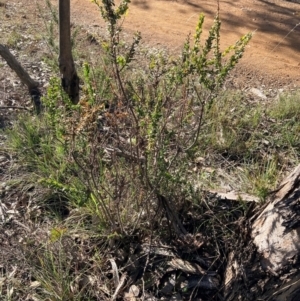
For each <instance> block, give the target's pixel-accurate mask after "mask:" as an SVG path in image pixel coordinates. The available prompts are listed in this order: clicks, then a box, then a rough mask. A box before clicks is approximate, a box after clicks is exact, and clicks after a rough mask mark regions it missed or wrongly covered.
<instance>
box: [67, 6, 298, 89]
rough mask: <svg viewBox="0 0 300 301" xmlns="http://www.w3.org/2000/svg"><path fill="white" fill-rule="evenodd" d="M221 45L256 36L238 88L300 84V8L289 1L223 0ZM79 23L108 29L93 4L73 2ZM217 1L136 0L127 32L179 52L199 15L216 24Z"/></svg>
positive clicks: (237, 76)
mask: <svg viewBox="0 0 300 301" xmlns="http://www.w3.org/2000/svg"><path fill="white" fill-rule="evenodd" d="M219 2H220V16H221V20H222V30H221V43H222V46H223V47H225V46H229V45H231V44H232V43H234V42H235V41H236V40H237V39H238V38H239V37H241V36H242V35H244V34H246V33H247V32H253V33H254V35H253V38H252V41H251V42H250V45H249V46H248V47H247V50H246V53H245V55H244V57H243V59H242V60H241V63H240V64H239V66H238V67H237V68H236V70H235V71H234V77H235V84H236V85H237V86H238V87H242V86H245V85H247V82H251V83H250V85H251V86H261V85H263V84H265V85H266V86H268V87H273V86H274V88H275V87H276V88H280V87H283V86H289V87H294V86H299V84H300V77H299V68H300V63H299V62H300V57H299V50H300V39H299V35H300V26H299V25H300V23H299V22H300V4H297V3H292V2H287V1H284V0H235V1H222V0H221V1H219ZM71 6H72V13H73V16H72V17H73V20H72V21H73V22H74V23H77V24H84V25H88V26H100V28H103V27H104V23H103V21H102V20H101V17H100V13H99V11H98V9H97V7H96V6H95V5H94V4H92V3H91V2H90V1H87V0H71ZM216 11H217V1H208V0H205V1H204V0H201V1H200V0H177V1H170V0H169V1H168V0H132V3H131V4H130V10H129V13H128V17H127V18H126V20H125V21H124V24H123V26H124V28H125V30H126V31H127V32H133V31H136V30H137V31H140V32H141V33H142V36H143V38H144V41H146V43H147V44H149V45H151V46H155V47H166V48H168V49H169V50H171V51H175V52H179V51H180V48H181V45H182V44H183V42H184V41H185V38H186V36H187V35H188V34H189V33H193V31H194V28H195V25H196V23H197V19H198V16H199V14H200V13H201V12H203V13H204V14H205V16H206V21H205V29H209V28H210V26H211V25H212V22H213V18H214V16H215V14H216Z"/></svg>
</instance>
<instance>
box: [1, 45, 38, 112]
mask: <svg viewBox="0 0 300 301" xmlns="http://www.w3.org/2000/svg"><path fill="white" fill-rule="evenodd" d="M0 55H1V56H2V58H3V59H4V60H5V61H6V62H7V64H8V65H9V67H10V68H11V69H12V70H14V71H15V72H16V74H17V76H18V77H19V78H20V80H21V82H22V83H23V84H24V85H26V86H27V88H28V90H29V93H30V95H31V98H32V100H33V103H34V105H35V109H36V110H37V113H39V112H40V110H41V101H40V96H41V92H40V90H39V83H38V82H36V81H35V80H33V79H32V78H31V77H30V75H29V74H28V73H27V71H26V70H25V69H24V68H23V67H22V66H21V64H20V63H19V62H18V61H17V59H16V58H15V57H14V56H13V54H12V53H11V52H10V51H9V49H8V48H7V47H5V46H4V45H2V44H0Z"/></svg>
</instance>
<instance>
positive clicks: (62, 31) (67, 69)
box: [59, 0, 79, 104]
mask: <svg viewBox="0 0 300 301" xmlns="http://www.w3.org/2000/svg"><path fill="white" fill-rule="evenodd" d="M70 27H71V24H70V0H59V69H60V72H61V74H62V81H61V83H62V87H63V89H64V91H65V92H66V93H67V94H68V96H69V97H70V100H71V101H72V103H73V104H77V103H78V101H79V77H78V76H77V73H76V69H75V64H74V60H73V56H72V45H71V28H70Z"/></svg>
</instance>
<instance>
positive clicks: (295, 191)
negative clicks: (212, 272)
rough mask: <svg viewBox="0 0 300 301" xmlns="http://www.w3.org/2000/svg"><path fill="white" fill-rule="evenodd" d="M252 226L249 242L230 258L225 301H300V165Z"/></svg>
mask: <svg viewBox="0 0 300 301" xmlns="http://www.w3.org/2000/svg"><path fill="white" fill-rule="evenodd" d="M248 223H249V231H248V234H249V235H248V240H249V241H244V244H243V245H242V247H241V248H240V249H238V248H239V247H237V250H236V251H235V250H233V251H232V252H230V254H228V256H227V268H226V271H225V273H224V282H223V283H224V286H223V287H224V289H223V296H224V297H225V300H226V301H229V300H253V301H254V300H272V301H283V300H286V301H293V300H294V301H296V300H300V260H299V258H300V256H299V254H300V253H299V251H300V165H299V166H298V167H296V168H295V169H294V171H293V172H292V173H291V174H290V175H288V176H287V177H286V178H285V179H284V180H283V181H282V182H281V184H280V185H279V187H278V189H276V191H274V192H273V193H272V194H270V196H269V198H268V199H267V202H266V204H265V206H263V208H261V209H260V212H259V213H258V214H256V215H255V216H253V217H252V219H250V220H248ZM239 246H241V244H240V245H239ZM250 246H251V247H250Z"/></svg>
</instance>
